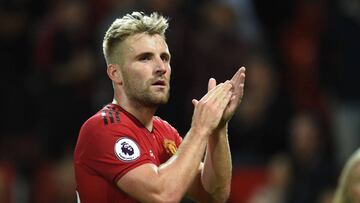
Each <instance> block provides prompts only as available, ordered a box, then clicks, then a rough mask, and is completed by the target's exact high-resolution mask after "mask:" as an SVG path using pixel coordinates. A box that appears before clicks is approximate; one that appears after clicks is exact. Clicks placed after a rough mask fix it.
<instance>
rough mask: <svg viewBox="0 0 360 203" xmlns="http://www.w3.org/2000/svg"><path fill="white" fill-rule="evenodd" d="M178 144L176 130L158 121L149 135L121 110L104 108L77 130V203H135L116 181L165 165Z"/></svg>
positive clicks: (179, 140) (155, 119)
mask: <svg viewBox="0 0 360 203" xmlns="http://www.w3.org/2000/svg"><path fill="white" fill-rule="evenodd" d="M181 140H182V139H181V137H180V136H179V133H178V132H177V131H176V130H175V128H173V127H172V126H171V125H170V124H169V123H167V122H166V121H164V120H162V119H160V118H159V117H156V116H155V117H154V119H153V130H152V132H149V131H148V130H147V128H145V126H144V125H143V124H141V123H140V121H138V120H137V119H136V118H135V117H134V116H133V115H131V114H130V113H128V112H126V111H125V110H124V109H122V108H121V107H120V106H118V105H115V104H108V105H106V106H105V107H104V108H103V109H101V110H100V111H99V112H98V113H96V114H95V115H94V116H92V117H91V118H90V119H89V120H87V121H86V122H85V123H84V125H83V126H82V127H81V129H80V134H79V137H78V140H77V144H76V147H75V152H74V162H75V178H76V189H77V195H78V201H79V200H80V201H79V202H81V203H99V202H101V203H110V202H111V203H115V202H122V203H123V202H136V200H135V199H134V198H132V197H130V196H129V195H127V194H126V193H125V192H123V191H122V190H121V189H120V188H118V187H117V185H116V183H117V181H118V180H119V179H120V178H121V177H122V176H123V175H125V174H126V173H127V172H128V171H130V170H132V169H133V168H135V167H137V166H140V165H142V164H145V163H152V164H155V165H157V166H159V165H160V164H162V163H164V162H166V161H167V160H168V159H169V158H170V157H171V156H172V154H173V153H175V150H176V148H177V147H178V146H179V145H180V143H181Z"/></svg>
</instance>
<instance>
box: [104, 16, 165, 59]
mask: <svg viewBox="0 0 360 203" xmlns="http://www.w3.org/2000/svg"><path fill="white" fill-rule="evenodd" d="M168 27H169V24H168V19H167V18H165V17H163V16H162V15H159V14H158V13H156V12H154V13H151V14H150V15H149V16H148V15H145V14H144V13H143V12H133V13H132V14H127V15H125V16H123V17H122V18H117V19H116V20H115V21H114V22H113V23H112V24H111V26H110V27H109V29H108V30H107V31H106V34H105V37H104V40H103V52H104V56H105V60H106V63H107V64H112V63H119V54H120V52H119V45H120V44H121V42H123V41H124V40H125V39H126V38H127V37H129V36H132V35H135V34H139V33H146V34H149V35H155V34H159V35H160V36H162V37H163V38H164V39H165V31H166V29H167V28H168Z"/></svg>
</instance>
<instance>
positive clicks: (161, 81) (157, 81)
mask: <svg viewBox="0 0 360 203" xmlns="http://www.w3.org/2000/svg"><path fill="white" fill-rule="evenodd" d="M152 85H153V86H166V82H165V80H156V81H155V82H154V83H153V84H152Z"/></svg>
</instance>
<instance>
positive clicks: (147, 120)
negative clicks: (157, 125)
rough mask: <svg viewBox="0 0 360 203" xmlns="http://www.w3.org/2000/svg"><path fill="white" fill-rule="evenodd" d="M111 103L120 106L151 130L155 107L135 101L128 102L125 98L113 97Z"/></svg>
mask: <svg viewBox="0 0 360 203" xmlns="http://www.w3.org/2000/svg"><path fill="white" fill-rule="evenodd" d="M119 101H120V102H119ZM112 103H113V104H116V105H119V106H121V107H122V108H123V109H125V110H126V111H127V112H129V113H130V114H131V115H133V116H135V118H137V119H138V120H139V121H140V122H141V123H142V124H143V125H144V126H145V127H146V128H147V129H148V130H149V132H151V131H152V129H153V117H154V115H155V112H156V108H154V107H145V106H143V105H141V104H138V103H136V102H129V101H127V100H126V99H117V98H114V99H113V101H112Z"/></svg>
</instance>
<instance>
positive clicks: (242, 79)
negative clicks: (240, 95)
mask: <svg viewBox="0 0 360 203" xmlns="http://www.w3.org/2000/svg"><path fill="white" fill-rule="evenodd" d="M245 71H246V69H245V67H241V68H240V77H239V80H240V84H244V83H245Z"/></svg>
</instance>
